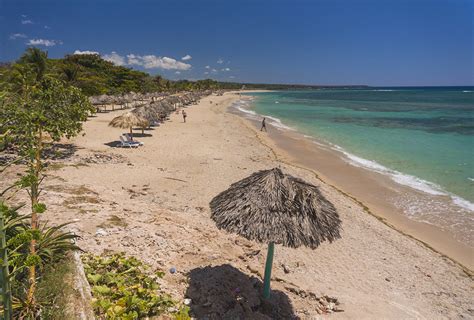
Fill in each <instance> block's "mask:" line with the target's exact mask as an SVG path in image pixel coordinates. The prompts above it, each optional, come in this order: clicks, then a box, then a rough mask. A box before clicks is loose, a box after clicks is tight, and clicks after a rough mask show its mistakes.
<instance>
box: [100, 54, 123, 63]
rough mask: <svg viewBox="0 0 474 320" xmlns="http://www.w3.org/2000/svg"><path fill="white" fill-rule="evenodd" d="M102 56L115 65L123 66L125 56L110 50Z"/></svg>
mask: <svg viewBox="0 0 474 320" xmlns="http://www.w3.org/2000/svg"><path fill="white" fill-rule="evenodd" d="M102 58H104V60H106V61H109V62H112V63H113V64H115V65H117V66H123V65H124V64H125V57H122V56H121V55H119V54H118V53H117V52H115V51H112V53H110V54H106V55H104V56H103V57H102Z"/></svg>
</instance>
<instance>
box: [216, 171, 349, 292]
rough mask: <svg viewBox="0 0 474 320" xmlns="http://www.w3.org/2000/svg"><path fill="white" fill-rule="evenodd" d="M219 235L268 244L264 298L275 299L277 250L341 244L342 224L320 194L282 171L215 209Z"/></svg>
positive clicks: (257, 178)
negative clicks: (273, 282)
mask: <svg viewBox="0 0 474 320" xmlns="http://www.w3.org/2000/svg"><path fill="white" fill-rule="evenodd" d="M210 207H211V218H212V219H213V220H214V221H215V222H216V225H217V227H218V228H219V229H224V230H226V231H228V232H232V233H237V234H239V235H241V236H243V237H244V238H247V239H249V240H256V241H259V242H263V243H268V253H267V260H266V263H265V277H264V288H263V295H264V297H265V298H269V297H270V278H271V270H272V263H273V252H274V244H275V243H277V244H282V245H284V246H287V247H292V248H297V247H300V246H306V247H310V248H312V249H314V248H316V247H318V246H319V244H320V243H321V242H323V241H325V240H328V241H330V242H332V241H333V240H335V239H337V238H340V234H339V229H340V225H341V220H340V219H339V215H338V214H337V212H336V209H335V208H334V206H333V205H332V203H330V202H329V201H328V200H327V199H326V198H325V197H324V196H323V195H322V194H321V192H320V191H319V189H318V188H317V187H316V186H314V185H311V184H309V183H307V182H305V181H303V180H301V179H299V178H295V177H292V176H290V175H288V174H284V173H283V172H282V171H281V170H280V169H279V168H274V169H271V170H263V171H259V172H255V173H253V174H252V175H251V176H249V177H247V178H245V179H243V180H241V181H239V182H236V183H234V184H232V185H231V186H230V188H229V189H227V190H226V191H224V192H222V193H220V194H219V195H217V196H216V197H215V198H214V199H212V201H211V203H210Z"/></svg>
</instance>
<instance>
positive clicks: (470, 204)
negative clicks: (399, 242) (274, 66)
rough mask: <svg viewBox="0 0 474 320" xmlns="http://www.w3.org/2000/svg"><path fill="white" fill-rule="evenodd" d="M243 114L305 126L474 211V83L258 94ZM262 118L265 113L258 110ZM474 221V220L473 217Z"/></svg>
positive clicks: (361, 159) (377, 167) (364, 160)
mask: <svg viewBox="0 0 474 320" xmlns="http://www.w3.org/2000/svg"><path fill="white" fill-rule="evenodd" d="M251 95H252V96H253V97H254V100H253V101H252V103H251V105H249V106H245V107H242V106H240V107H239V109H240V110H241V111H244V112H247V113H250V114H252V113H253V114H254V115H255V113H256V114H258V117H260V116H262V115H265V116H267V117H268V120H269V124H270V125H273V127H278V128H280V129H293V130H297V131H299V132H301V133H303V134H305V135H307V136H309V137H313V138H315V139H317V140H319V141H323V142H326V143H327V144H328V145H330V146H332V147H333V148H335V149H338V150H340V151H341V152H343V153H344V154H345V155H346V157H347V159H348V160H349V161H350V162H351V163H352V164H354V165H357V166H361V167H365V168H367V169H369V170H374V171H378V172H381V173H384V174H387V175H390V177H391V178H392V179H393V180H395V181H396V182H398V183H400V184H404V185H408V186H411V187H413V188H415V189H418V190H421V191H423V192H426V193H428V194H433V195H440V194H444V195H449V196H450V197H451V198H452V201H453V203H454V204H455V205H457V206H459V207H460V208H462V210H463V211H467V212H471V213H474V87H400V88H394V87H390V88H374V87H370V88H364V89H320V90H307V91H296V90H295V91H277V92H264V93H263V92H262V93H252V94H251ZM255 116H256V117H257V115H255ZM470 218H471V217H470Z"/></svg>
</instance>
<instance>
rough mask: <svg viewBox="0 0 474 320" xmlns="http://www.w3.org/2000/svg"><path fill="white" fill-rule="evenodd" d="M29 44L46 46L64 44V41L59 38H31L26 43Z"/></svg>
mask: <svg viewBox="0 0 474 320" xmlns="http://www.w3.org/2000/svg"><path fill="white" fill-rule="evenodd" d="M26 44H27V45H29V46H45V47H53V46H55V45H58V44H63V42H62V41H58V40H46V39H30V40H28V42H27V43H26Z"/></svg>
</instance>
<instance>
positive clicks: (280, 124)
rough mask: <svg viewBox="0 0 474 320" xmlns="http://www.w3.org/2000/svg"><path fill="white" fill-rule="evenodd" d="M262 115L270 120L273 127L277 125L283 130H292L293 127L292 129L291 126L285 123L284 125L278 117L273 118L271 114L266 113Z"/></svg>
mask: <svg viewBox="0 0 474 320" xmlns="http://www.w3.org/2000/svg"><path fill="white" fill-rule="evenodd" d="M264 117H266V118H268V119H270V120H271V124H272V125H273V126H274V127H277V128H279V129H285V130H292V131H294V130H295V129H293V128H292V127H289V126H287V125H284V124H283V122H281V120H280V119H278V118H275V117H272V116H267V115H264Z"/></svg>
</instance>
